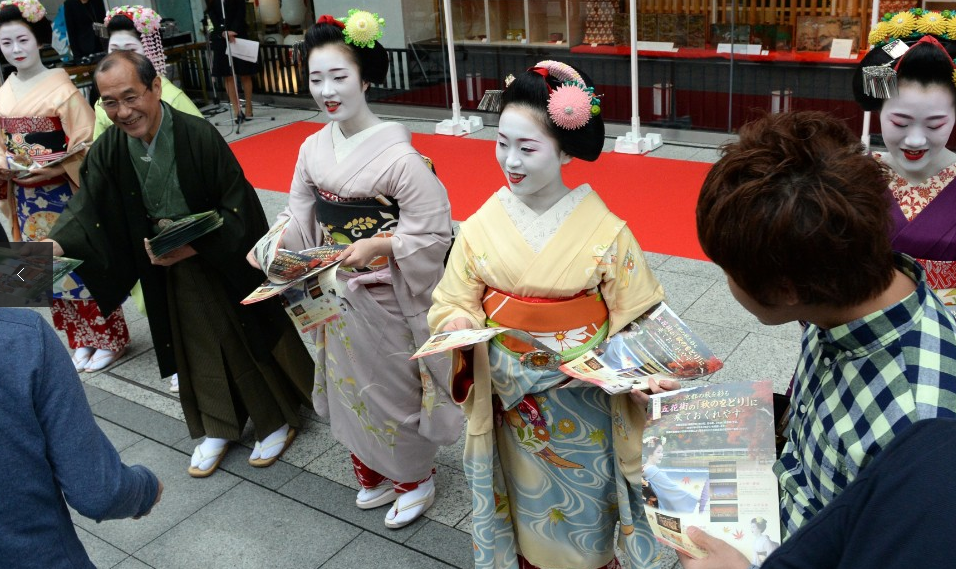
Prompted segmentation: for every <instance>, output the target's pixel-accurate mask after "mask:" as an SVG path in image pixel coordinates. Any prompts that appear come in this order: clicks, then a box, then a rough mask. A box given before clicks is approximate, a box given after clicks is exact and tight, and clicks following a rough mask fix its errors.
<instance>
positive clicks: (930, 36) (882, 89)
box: [862, 8, 956, 99]
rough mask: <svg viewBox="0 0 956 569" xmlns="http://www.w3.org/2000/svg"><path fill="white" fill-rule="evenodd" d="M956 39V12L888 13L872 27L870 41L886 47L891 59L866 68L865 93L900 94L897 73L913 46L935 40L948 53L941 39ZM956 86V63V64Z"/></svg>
mask: <svg viewBox="0 0 956 569" xmlns="http://www.w3.org/2000/svg"><path fill="white" fill-rule="evenodd" d="M937 36H938V37H939V38H942V39H944V40H951V39H956V12H954V11H950V10H944V11H942V12H936V11H932V10H923V9H920V8H914V9H912V10H908V11H905V12H898V13H896V14H889V13H887V14H885V15H884V16H883V19H882V20H881V21H880V22H878V23H877V24H876V25H875V26H873V29H872V30H870V35H869V38H868V39H869V42H870V44H871V45H872V46H873V48H874V49H877V48H878V49H882V50H883V51H884V52H886V53H887V54H888V55H889V56H890V58H891V61H888V62H887V63H884V64H882V65H872V66H867V67H863V68H862V71H863V93H864V94H865V95H867V96H870V97H873V98H876V99H890V98H892V97H895V96H896V95H897V93H898V89H897V76H896V72H897V70H898V69H899V66H900V61H902V59H903V56H904V55H905V53H906V52H907V51H908V50H909V47H908V46H910V45H916V44H919V43H931V44H933V45H935V46H936V47H938V48H939V49H941V50H942V51H943V52H944V53H946V57H947V59H949V60H950V61H952V58H951V57H950V55H949V53H948V52H946V48H945V47H943V45H942V44H941V43H939V40H938V39H937ZM953 69H954V73H953V83H954V85H956V64H954V66H953Z"/></svg>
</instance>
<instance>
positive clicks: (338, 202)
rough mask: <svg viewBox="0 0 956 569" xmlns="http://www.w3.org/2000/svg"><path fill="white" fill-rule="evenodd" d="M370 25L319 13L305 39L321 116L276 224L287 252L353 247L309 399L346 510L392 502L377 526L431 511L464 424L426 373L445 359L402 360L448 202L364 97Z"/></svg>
mask: <svg viewBox="0 0 956 569" xmlns="http://www.w3.org/2000/svg"><path fill="white" fill-rule="evenodd" d="M380 23H381V22H380V20H379V18H378V17H377V16H376V15H373V14H369V13H368V12H363V11H357V10H352V11H350V15H349V18H348V19H347V21H346V22H345V23H343V22H339V21H337V20H335V19H334V18H332V17H331V16H322V17H321V18H319V22H318V23H317V24H316V25H314V26H312V27H311V28H310V29H309V30H308V32H307V33H306V36H305V47H306V53H307V54H308V61H309V87H310V90H311V92H312V96H313V98H315V101H316V103H318V105H319V107H320V108H321V109H322V110H323V111H325V112H326V113H327V114H328V118H329V119H331V122H330V123H329V124H328V125H327V126H325V127H324V128H322V129H321V130H320V131H319V132H317V133H315V134H313V135H312V136H310V137H309V138H308V139H306V141H305V142H304V143H303V144H302V147H301V149H300V150H299V158H298V162H297V163H296V168H295V174H294V176H293V181H292V187H291V191H290V195H289V205H288V207H287V208H286V210H285V211H284V212H283V213H282V214H280V215H279V221H278V223H283V224H286V229H285V232H284V234H283V236H282V241H281V243H282V246H283V247H284V248H286V249H291V250H302V249H305V248H309V247H315V246H318V245H322V244H324V243H331V242H338V243H344V244H348V245H349V246H348V248H347V249H346V250H345V251H343V252H342V253H341V254H340V256H339V258H340V259H342V264H341V265H340V269H339V271H338V273H337V278H338V279H339V281H341V282H342V287H341V288H342V291H343V295H344V296H343V297H342V303H343V311H342V313H341V314H340V315H339V316H338V317H337V319H335V320H333V321H332V322H330V323H328V324H326V325H324V326H323V327H320V329H319V330H318V334H317V337H316V348H317V352H318V353H317V362H316V374H315V389H314V393H313V402H314V405H315V409H316V412H318V413H319V414H320V415H321V416H323V417H328V418H329V420H330V424H331V427H332V434H333V435H334V436H335V438H336V439H337V440H338V441H339V442H341V443H342V444H343V445H345V446H346V447H347V448H348V449H349V451H350V452H351V458H352V463H353V466H354V470H355V474H356V478H357V480H358V483H359V486H360V487H361V489H360V490H359V492H358V496H357V497H356V506H358V507H359V508H362V509H371V508H376V507H379V506H384V505H391V507H390V508H389V510H388V513H387V514H386V516H385V525H386V526H387V527H389V528H399V527H402V526H405V525H407V524H409V523H411V522H412V521H414V520H415V519H417V518H418V517H419V516H421V515H422V513H424V512H425V510H427V509H428V508H429V507H430V506H431V505H432V503H433V501H434V499H435V481H434V476H433V475H434V472H435V462H434V459H435V454H436V452H437V450H438V446H439V445H441V444H451V443H453V442H455V441H457V440H458V438H459V436H460V434H461V426H462V423H463V421H464V418H463V415H462V413H461V410H460V409H459V408H458V407H457V406H456V405H455V404H454V403H453V402H452V401H451V399H450V396H449V395H448V393H447V392H445V391H443V390H442V387H443V386H442V384H440V383H438V382H436V381H434V378H437V377H443V376H445V375H447V374H448V373H449V370H450V358H449V357H448V356H447V355H446V356H443V357H429V358H425V359H426V360H427V361H425V362H422V360H415V361H409V357H410V356H411V355H412V354H413V353H414V352H415V351H416V350H417V347H418V346H420V345H421V344H422V343H424V341H425V340H426V339H427V338H428V324H427V320H426V316H427V313H428V309H429V307H430V306H431V293H432V290H433V289H434V287H435V285H436V284H437V283H438V280H439V279H440V278H441V275H442V271H443V269H444V267H443V261H444V258H445V254H446V252H447V251H448V247H449V244H450V241H451V235H452V228H451V207H450V205H449V203H448V194H447V192H446V191H445V188H444V186H442V184H441V182H439V181H438V178H436V177H435V174H434V173H433V172H432V171H431V170H430V169H429V167H428V165H427V164H426V161H425V159H424V158H423V157H422V156H421V155H420V154H419V153H418V152H417V151H416V150H415V149H414V148H413V147H412V145H411V144H410V141H411V134H410V133H409V131H408V129H406V128H405V127H404V126H402V125H399V124H397V123H388V122H383V121H382V120H380V119H379V118H378V117H376V116H375V115H374V114H373V113H372V111H371V110H370V109H369V107H368V104H367V103H366V100H365V95H364V93H365V90H366V89H368V86H369V84H370V83H381V82H383V81H384V78H385V73H386V72H387V69H388V56H387V54H386V53H385V49H384V48H383V47H382V46H381V44H379V43H378V42H377V41H376V39H377V38H378V37H380V35H381V30H380ZM346 41H348V43H346ZM343 269H344V270H343ZM418 362H422V363H418Z"/></svg>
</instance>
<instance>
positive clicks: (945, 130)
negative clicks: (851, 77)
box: [854, 35, 956, 311]
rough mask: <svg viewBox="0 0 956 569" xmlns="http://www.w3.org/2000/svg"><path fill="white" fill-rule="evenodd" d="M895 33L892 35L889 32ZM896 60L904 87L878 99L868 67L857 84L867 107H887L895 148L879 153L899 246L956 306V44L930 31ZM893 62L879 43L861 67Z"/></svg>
mask: <svg viewBox="0 0 956 569" xmlns="http://www.w3.org/2000/svg"><path fill="white" fill-rule="evenodd" d="M889 39H892V38H889ZM907 43H910V44H911V45H910V48H909V50H908V51H906V53H905V54H903V55H902V56H901V57H899V58H898V59H897V60H896V61H895V62H894V63H893V65H894V67H895V69H896V74H897V84H898V89H897V91H898V92H897V93H895V94H893V93H891V94H892V95H893V96H891V97H890V98H888V99H878V98H874V97H871V96H868V95H866V94H865V93H863V89H862V79H863V77H862V73H859V72H858V74H857V78H856V79H857V80H856V81H855V84H854V90H855V94H856V96H857V101H858V102H859V103H860V105H861V106H862V107H863V108H864V110H879V111H880V126H881V127H882V131H883V140H884V143H885V144H886V147H887V150H888V152H886V153H874V157H875V158H876V159H877V160H879V161H880V162H882V163H884V164H886V165H887V166H889V168H890V170H891V172H890V179H889V188H888V189H887V201H888V205H889V207H890V209H891V215H892V218H893V227H892V228H891V231H890V234H891V237H892V242H893V248H894V249H896V250H897V251H901V252H903V253H906V254H907V255H910V256H912V257H915V258H916V259H918V260H919V261H920V262H921V263H922V264H923V265H924V266H925V267H926V278H927V281H928V282H929V284H930V286H931V287H932V288H933V289H934V290H935V291H936V294H937V295H938V296H939V297H940V298H941V299H942V300H943V302H944V303H945V304H946V305H947V306H948V307H950V310H951V311H953V310H956V214H954V212H956V183H954V181H956V153H953V152H952V151H951V150H949V149H947V148H946V143H947V141H948V140H949V136H950V134H951V133H952V131H953V126H954V124H956V85H954V81H953V80H954V73H956V64H954V63H953V57H952V54H953V53H956V43H954V42H951V41H949V40H947V39H945V38H937V37H935V36H932V35H925V36H923V37H922V38H919V39H918V40H916V39H914V40H908V41H907ZM887 61H890V56H889V55H887V54H886V52H885V51H884V50H882V49H873V50H871V51H870V54H868V55H867V57H866V58H864V60H863V62H862V63H861V68H862V67H871V66H876V65H880V64H882V63H885V62H887Z"/></svg>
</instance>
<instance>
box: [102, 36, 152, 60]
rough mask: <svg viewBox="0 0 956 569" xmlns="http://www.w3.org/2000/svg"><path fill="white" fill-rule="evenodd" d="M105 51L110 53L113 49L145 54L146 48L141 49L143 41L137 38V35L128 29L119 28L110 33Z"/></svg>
mask: <svg viewBox="0 0 956 569" xmlns="http://www.w3.org/2000/svg"><path fill="white" fill-rule="evenodd" d="M107 51H109V52H110V53H113V52H114V51H135V52H136V53H138V54H140V55H146V50H145V49H143V42H141V41H140V40H139V36H137V35H136V34H135V33H134V32H131V31H129V30H119V31H115V32H113V33H112V34H110V41H109V44H108V46H107Z"/></svg>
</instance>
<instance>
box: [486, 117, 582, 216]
mask: <svg viewBox="0 0 956 569" xmlns="http://www.w3.org/2000/svg"><path fill="white" fill-rule="evenodd" d="M495 156H496V157H497V158H498V165H499V166H501V171H502V172H504V174H505V178H507V180H508V187H510V188H511V192H512V193H513V194H514V195H515V196H516V197H518V199H520V200H521V201H523V202H525V203H526V204H528V200H530V199H542V200H545V201H547V196H558V195H563V194H565V193H567V191H568V189H567V187H565V185H564V180H562V178H561V166H562V165H563V164H566V163H567V162H568V160H569V158H568V156H567V155H566V154H565V153H564V152H562V151H561V149H560V148H558V141H557V140H555V139H554V137H552V136H551V134H550V133H549V132H548V131H546V130H545V129H544V127H543V125H542V124H541V121H540V120H539V118H538V117H537V116H535V115H534V111H533V110H532V109H529V108H527V107H525V106H522V105H517V104H514V105H509V106H508V107H505V110H504V111H503V112H502V113H501V118H500V119H499V121H498V144H497V146H496V149H495ZM528 205H530V204H528Z"/></svg>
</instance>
